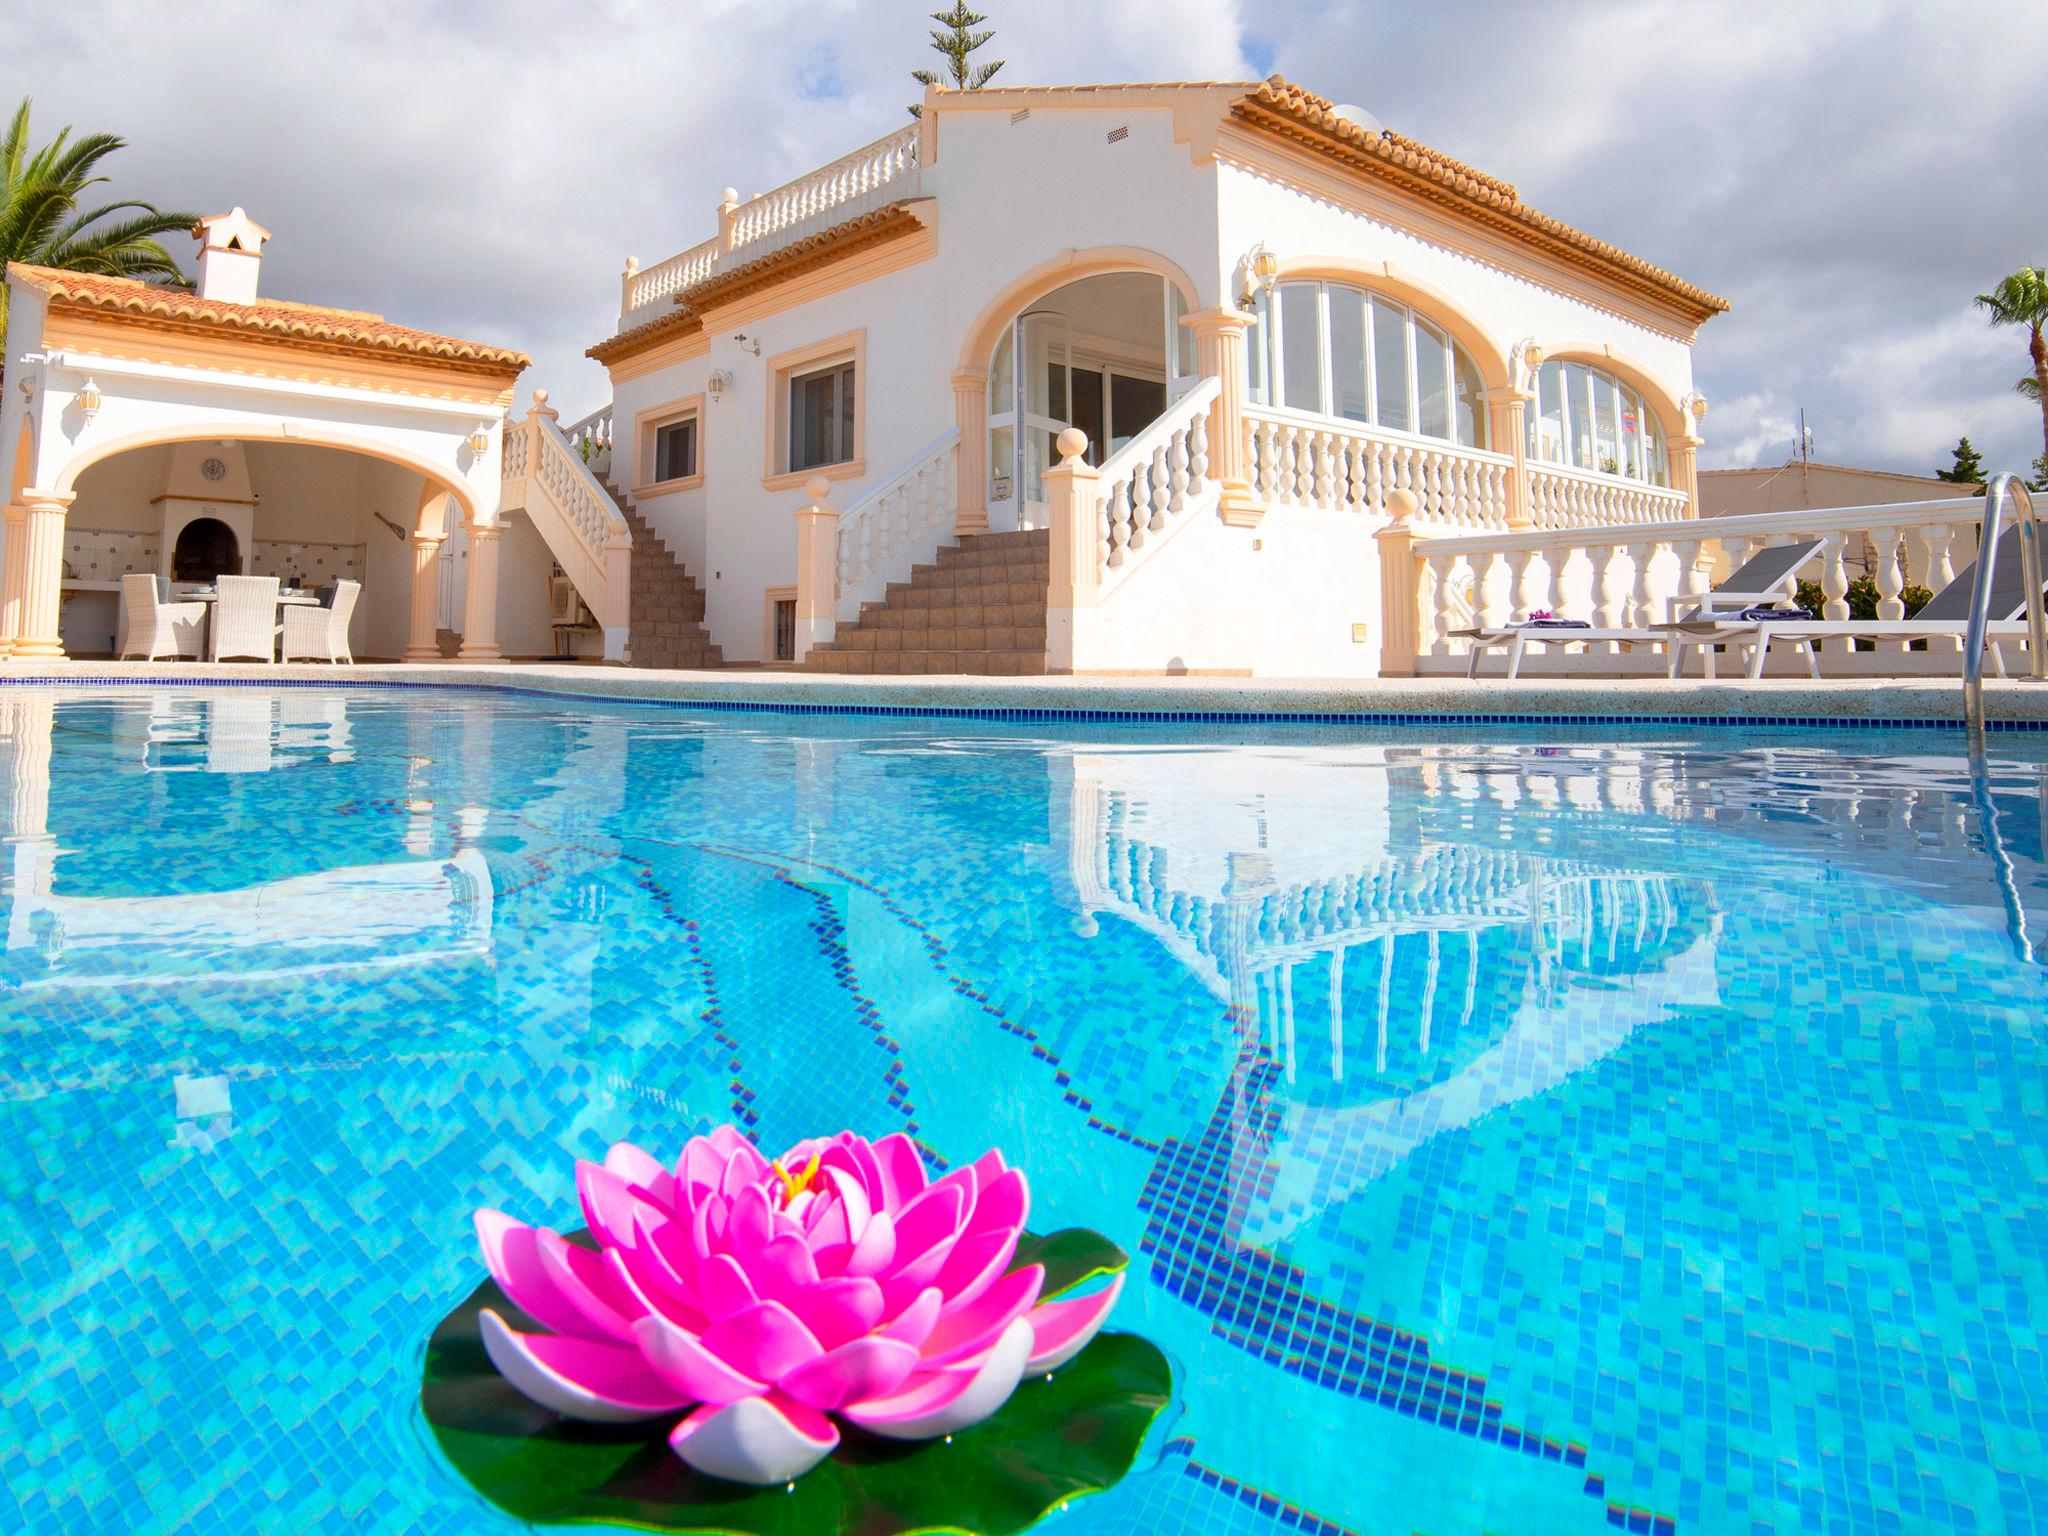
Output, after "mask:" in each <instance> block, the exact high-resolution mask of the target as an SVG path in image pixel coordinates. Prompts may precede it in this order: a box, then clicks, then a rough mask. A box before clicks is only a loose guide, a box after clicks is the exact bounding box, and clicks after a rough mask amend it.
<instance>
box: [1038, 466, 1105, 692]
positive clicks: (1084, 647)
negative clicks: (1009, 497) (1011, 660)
mask: <svg viewBox="0 0 2048 1536" xmlns="http://www.w3.org/2000/svg"><path fill="white" fill-rule="evenodd" d="M1058 447H1059V452H1060V462H1059V463H1058V464H1057V465H1055V466H1054V467H1053V468H1051V469H1048V470H1047V471H1046V472H1045V494H1046V499H1047V501H1049V502H1050V503H1051V519H1052V571H1051V575H1050V577H1049V579H1048V580H1047V582H1046V593H1045V669H1046V671H1048V672H1067V673H1071V672H1075V671H1078V670H1085V669H1086V665H1087V663H1088V662H1089V661H1090V660H1092V659H1094V658H1092V656H1091V654H1090V645H1089V641H1090V638H1091V636H1090V634H1089V631H1090V629H1091V628H1092V624H1091V620H1092V617H1093V615H1094V613H1095V605H1096V602H1097V600H1098V597H1099V591H1100V584H1101V575H1100V566H1099V562H1100V560H1101V538H1100V534H1099V533H1098V531H1097V529H1096V526H1095V487H1096V482H1097V481H1098V480H1099V479H1100V478H1101V475H1100V472H1099V471H1098V470H1097V469H1096V468H1095V467H1094V466H1093V465H1091V464H1089V463H1088V462H1087V461H1086V460H1084V459H1083V458H1082V457H1081V455H1082V454H1084V453H1086V452H1087V451H1088V434H1087V433H1085V432H1083V431H1082V430H1081V429H1080V428H1079V427H1069V428H1067V430H1066V431H1064V432H1062V433H1061V434H1060V436H1059V443H1058Z"/></svg>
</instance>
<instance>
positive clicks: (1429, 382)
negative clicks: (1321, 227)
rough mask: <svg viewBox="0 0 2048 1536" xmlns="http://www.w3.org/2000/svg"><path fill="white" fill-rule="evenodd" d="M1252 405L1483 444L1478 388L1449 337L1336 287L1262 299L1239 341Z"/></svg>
mask: <svg viewBox="0 0 2048 1536" xmlns="http://www.w3.org/2000/svg"><path fill="white" fill-rule="evenodd" d="M1246 352H1247V356H1248V358H1249V366H1250V371H1251V398H1252V402H1253V403H1254V404H1255V405H1276V406H1279V407H1281V408H1283V409H1285V410H1290V411H1306V412H1308V413H1310V414H1311V415H1316V416H1334V417H1337V418H1339V419H1340V420H1343V421H1355V422H1359V423H1361V424H1364V425H1367V426H1374V427H1378V428H1379V429H1381V430H1382V431H1386V432H1408V433H1413V434H1415V435H1416V436H1419V437H1434V438H1441V439H1442V440H1444V441H1445V442H1454V443H1462V444H1463V445H1464V446H1466V447H1468V448H1484V447H1486V446H1487V441H1486V385H1485V384H1484V382H1483V381H1482V380H1481V378H1480V375H1479V365H1478V364H1477V363H1475V362H1474V361H1473V360H1472V358H1471V355H1470V354H1469V353H1467V352H1466V351H1465V349H1464V348H1463V347H1461V346H1459V345H1458V344H1457V342H1455V341H1453V340H1452V339H1451V337H1450V335H1449V333H1448V332H1446V331H1444V330H1443V329H1442V328H1441V327H1440V326H1437V325H1434V324H1432V323H1431V322H1430V321H1428V320H1427V319H1425V318H1423V317H1422V316H1421V315H1418V314H1417V313H1416V312H1415V311H1414V310H1412V309H1410V308H1408V307H1407V306H1406V305H1405V304H1396V303H1394V302H1393V301H1391V300H1389V299H1383V298H1381V297H1379V296H1378V295H1377V294H1370V293H1366V292H1365V291H1364V290H1362V289H1358V288H1350V287H1346V286H1345V285H1343V284H1341V283H1282V284H1280V286H1279V288H1278V289H1277V290H1276V291H1275V292H1274V293H1271V294H1268V293H1263V292H1262V293H1261V294H1260V295H1259V298H1258V304H1257V307H1256V309H1255V311H1254V319H1253V325H1252V329H1251V335H1250V336H1249V338H1248V339H1247V341H1246Z"/></svg>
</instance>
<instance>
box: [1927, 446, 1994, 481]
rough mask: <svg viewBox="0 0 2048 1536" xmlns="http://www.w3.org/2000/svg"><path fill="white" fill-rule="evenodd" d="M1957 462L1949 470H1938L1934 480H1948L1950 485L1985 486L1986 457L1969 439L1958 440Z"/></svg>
mask: <svg viewBox="0 0 2048 1536" xmlns="http://www.w3.org/2000/svg"><path fill="white" fill-rule="evenodd" d="M1955 455H1956V461H1955V463H1953V464H1951V465H1950V466H1949V467H1948V468H1947V469H1937V470H1936V471H1935V472H1934V478H1935V479H1937V480H1946V481H1947V482H1948V483H1949V484H1950V485H1975V486H1982V485H1983V484H1984V455H1983V454H1981V453H1979V452H1978V451H1977V450H1976V449H1975V448H1973V447H1971V446H1970V440H1969V439H1968V438H1967V437H1963V438H1958V439H1957V440H1956V448H1955Z"/></svg>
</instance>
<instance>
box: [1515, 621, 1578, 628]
mask: <svg viewBox="0 0 2048 1536" xmlns="http://www.w3.org/2000/svg"><path fill="white" fill-rule="evenodd" d="M1514 627H1515V628H1516V629H1591V628H1592V627H1593V626H1592V625H1590V624H1588V623H1587V622H1586V621H1585V620H1584V619H1524V620H1522V622H1521V623H1519V624H1517V625H1515V626H1514Z"/></svg>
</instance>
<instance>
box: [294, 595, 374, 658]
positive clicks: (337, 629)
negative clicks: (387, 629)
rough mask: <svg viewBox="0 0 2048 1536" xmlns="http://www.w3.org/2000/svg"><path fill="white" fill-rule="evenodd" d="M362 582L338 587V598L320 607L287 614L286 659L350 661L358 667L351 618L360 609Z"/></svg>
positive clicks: (299, 608)
mask: <svg viewBox="0 0 2048 1536" xmlns="http://www.w3.org/2000/svg"><path fill="white" fill-rule="evenodd" d="M362 590H363V584H362V583H361V582H360V581H341V582H336V583H335V585H334V597H333V600H332V601H331V602H329V603H326V604H324V605H322V606H321V607H318V608H306V607H289V608H286V609H285V611H284V645H283V651H284V659H285V660H286V661H291V660H292V659H294V658H295V657H303V658H304V659H305V660H307V661H325V662H342V661H345V662H347V663H348V664H349V665H350V666H354V665H355V660H356V659H355V656H354V655H353V654H352V653H351V652H350V651H349V648H348V621H349V616H350V615H351V614H353V613H354V612H355V610H356V594H357V593H359V592H361V591H362Z"/></svg>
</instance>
